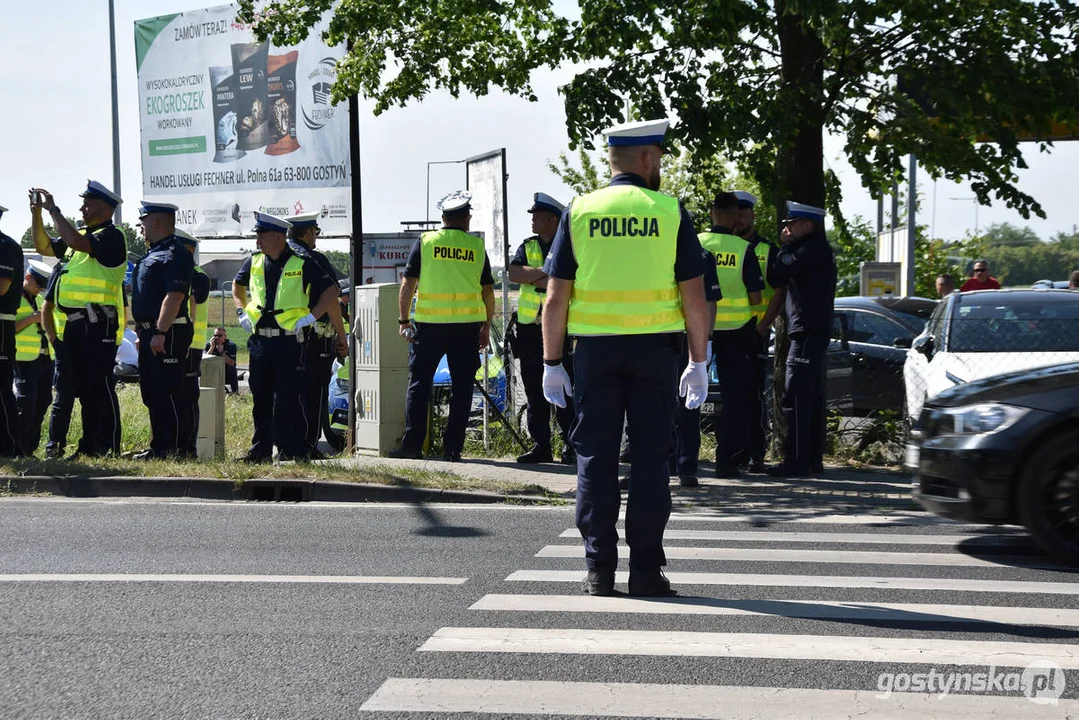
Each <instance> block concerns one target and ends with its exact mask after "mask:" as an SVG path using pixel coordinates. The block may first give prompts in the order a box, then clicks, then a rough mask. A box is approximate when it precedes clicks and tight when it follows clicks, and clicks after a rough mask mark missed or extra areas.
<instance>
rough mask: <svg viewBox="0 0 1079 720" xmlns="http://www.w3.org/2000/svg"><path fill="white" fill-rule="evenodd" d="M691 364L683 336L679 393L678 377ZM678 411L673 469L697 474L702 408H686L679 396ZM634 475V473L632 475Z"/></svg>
mask: <svg viewBox="0 0 1079 720" xmlns="http://www.w3.org/2000/svg"><path fill="white" fill-rule="evenodd" d="M688 364H689V344H688V341H687V340H686V337H685V335H683V336H682V352H681V353H680V354H679V355H678V359H677V360H675V363H674V382H675V385H674V388H675V395H677V394H678V379H679V378H680V377H681V376H682V371H683V370H685V369H686V365H688ZM675 402H677V404H678V411H677V416H676V418H677V419H676V422H675V425H676V427H675V430H674V453H673V456H672V458H671V464H672V466H673V467H671V471H672V472H674V473H676V474H678V475H696V474H697V462H698V456H699V455H700V454H701V409H700V408H699V407H698V408H694V409H693V410H689V409H687V408H686V403H685V399H684V398H678V399H677V400H676V401H675ZM631 477H632V475H631Z"/></svg>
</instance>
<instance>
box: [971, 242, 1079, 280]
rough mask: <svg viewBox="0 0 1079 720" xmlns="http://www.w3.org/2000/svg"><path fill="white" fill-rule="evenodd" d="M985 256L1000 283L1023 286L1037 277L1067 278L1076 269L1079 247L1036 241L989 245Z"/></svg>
mask: <svg viewBox="0 0 1079 720" xmlns="http://www.w3.org/2000/svg"><path fill="white" fill-rule="evenodd" d="M984 257H985V259H986V260H988V261H989V268H990V270H991V271H992V273H993V275H994V276H995V277H996V278H997V279H999V280H1000V283H1001V285H1007V286H1010V287H1022V286H1024V285H1030V284H1032V283H1034V282H1037V281H1038V280H1067V279H1068V276H1069V275H1070V274H1071V272H1072V270H1076V269H1079V249H1073V248H1068V247H1064V246H1061V245H1060V244H1057V243H1038V244H1037V245H1035V246H1034V247H1009V246H1007V245H995V246H988V247H987V248H986V250H985V255H984Z"/></svg>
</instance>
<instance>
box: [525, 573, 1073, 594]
mask: <svg viewBox="0 0 1079 720" xmlns="http://www.w3.org/2000/svg"><path fill="white" fill-rule="evenodd" d="M665 574H666V575H667V579H668V580H670V581H671V582H672V583H675V584H678V585H726V586H732V585H747V586H751V587H818V588H848V589H849V588H872V589H887V590H942V591H948V592H952V591H955V592H989V593H1023V594H1028V593H1030V594H1038V595H1079V583H1075V582H1033V581H1026V580H970V579H966V578H905V577H861V576H843V575H779V574H771V573H752V574H742V573H697V572H668V573H665ZM584 576H585V571H584V570H517V571H515V572H513V573H511V574H510V575H509V577H507V578H506V582H544V583H550V582H573V583H579V582H581V581H582V580H584ZM615 582H617V583H622V584H625V583H627V582H629V573H628V572H624V571H620V572H617V573H615Z"/></svg>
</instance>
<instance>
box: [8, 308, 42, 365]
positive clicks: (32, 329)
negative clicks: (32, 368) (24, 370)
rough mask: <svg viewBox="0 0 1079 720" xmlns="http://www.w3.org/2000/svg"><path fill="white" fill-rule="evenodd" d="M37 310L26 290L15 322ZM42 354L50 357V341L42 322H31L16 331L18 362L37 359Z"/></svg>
mask: <svg viewBox="0 0 1079 720" xmlns="http://www.w3.org/2000/svg"><path fill="white" fill-rule="evenodd" d="M35 312H37V309H35V308H34V306H33V305H32V304H30V300H29V299H28V298H27V297H26V293H25V292H24V293H23V294H22V301H21V302H20V303H19V310H18V312H16V313H15V322H18V321H19V320H22V319H23V318H25V317H29V316H30V315H33V314H34V313H35ZM41 355H44V356H45V357H49V341H48V339H46V337H45V330H44V329H42V327H41V323H40V322H36V323H30V324H29V325H27V326H26V327H24V328H23V329H22V330H20V331H19V332H17V333H15V361H16V362H30V361H31V360H37V359H38V357H40V356H41Z"/></svg>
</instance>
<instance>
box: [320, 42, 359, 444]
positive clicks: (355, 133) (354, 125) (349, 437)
mask: <svg viewBox="0 0 1079 720" xmlns="http://www.w3.org/2000/svg"><path fill="white" fill-rule="evenodd" d="M351 50H352V45H351V43H350V44H349V51H350V52H351ZM348 157H349V164H350V165H351V171H352V238H351V242H350V244H349V245H350V247H349V253H348V267H349V276H348V277H349V284H351V286H352V287H353V288H355V287H356V286H357V285H359V284H360V283H359V282H358V281H359V280H360V277H361V275H362V274H363V193H362V192H361V190H360V103H359V97H358V96H357V95H351V96H349V99H348ZM348 316H349V318H350V320H351V322H352V331H351V332H350V333H349V334H348V393H349V399H348V400H349V402H348V432H347V433H346V435H345V443H346V452H347V453H348V454H349V455H351V454H353V452H355V445H354V440H355V433H356V394H355V392H353V389H354V388H355V387H356V352H357V351H358V349H359V347H358V346H357V343H356V330H357V329H358V328H359V327H360V326H359V323H357V322H356V293H355V291H350V292H349V294H348ZM320 421H321V418H320Z"/></svg>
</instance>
